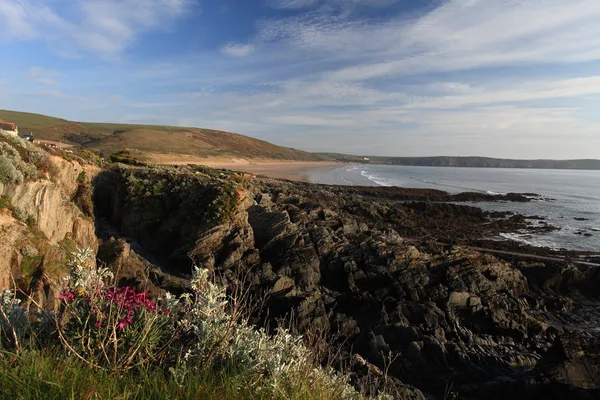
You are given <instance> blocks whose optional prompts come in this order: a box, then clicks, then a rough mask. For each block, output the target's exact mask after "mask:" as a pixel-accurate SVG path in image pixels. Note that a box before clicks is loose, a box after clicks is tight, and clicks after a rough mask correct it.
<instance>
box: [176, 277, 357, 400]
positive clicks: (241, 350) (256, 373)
mask: <svg viewBox="0 0 600 400" xmlns="http://www.w3.org/2000/svg"><path fill="white" fill-rule="evenodd" d="M192 289H193V294H192V295H184V296H183V299H182V302H183V303H184V305H185V310H186V311H185V313H184V315H185V318H184V319H182V320H181V321H180V328H183V329H184V331H188V332H191V333H192V334H193V335H194V336H195V340H194V341H193V343H194V344H193V346H191V347H190V348H189V349H188V350H187V352H186V353H185V356H184V360H185V368H189V369H191V370H193V369H194V368H206V367H207V366H209V365H211V364H214V363H218V364H219V365H221V366H224V367H225V368H227V369H229V370H233V371H236V373H237V374H239V375H241V376H243V377H245V378H246V379H243V382H244V384H246V385H254V386H255V387H254V388H253V389H254V390H255V391H256V392H257V393H260V392H267V393H265V394H266V395H276V396H281V395H284V394H285V392H286V390H290V388H293V387H294V385H295V383H296V382H297V380H298V377H299V376H302V377H303V378H302V379H305V380H307V381H308V382H305V383H308V384H309V385H311V384H314V385H316V386H318V387H321V388H329V389H331V390H336V391H339V392H340V395H341V396H340V398H344V399H351V398H361V397H360V395H359V394H358V393H357V392H356V391H355V390H354V388H352V387H351V386H350V385H349V384H348V382H347V377H346V376H344V375H341V374H337V373H336V372H334V371H333V370H332V369H323V368H321V367H320V366H317V364H316V362H315V361H316V360H315V359H314V357H313V353H312V351H311V350H310V349H308V348H307V347H306V346H305V345H304V344H303V341H302V338H301V337H299V336H294V335H292V334H290V333H289V332H288V331H287V330H285V329H278V330H277V331H276V332H275V333H274V334H273V335H269V334H268V333H267V332H265V330H263V329H256V328H254V327H252V326H250V325H249V324H248V323H247V322H246V320H245V319H243V318H237V317H239V316H236V315H231V307H228V306H229V304H228V302H229V300H233V299H230V298H229V297H228V296H227V294H226V290H225V288H224V287H222V286H220V285H216V284H214V283H212V282H211V281H210V280H209V279H208V270H206V269H198V268H196V269H195V271H194V278H193V280H192ZM233 308H234V309H235V306H234V307H233Z"/></svg>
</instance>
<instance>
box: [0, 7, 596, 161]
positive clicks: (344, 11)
mask: <svg viewBox="0 0 600 400" xmlns="http://www.w3.org/2000/svg"><path fill="white" fill-rule="evenodd" d="M0 21H2V27H0V48H1V49H2V53H1V54H2V55H1V58H0V108H8V109H16V110H22V111H31V112H38V113H43V114H48V115H53V116H59V117H63V118H67V119H73V120H85V121H114V122H132V123H139V122H145V123H160V124H172V125H182V126H198V127H206V128H214V129H222V130H228V131H234V132H238V133H242V134H247V135H250V136H254V137H258V138H261V139H265V140H268V141H271V142H274V143H277V144H281V145H286V146H291V147H296V148H301V149H304V150H311V151H339V152H347V153H359V154H372V155H398V156H424V155H482V156H496V157H514V158H600V112H599V111H600V1H598V0H568V1H567V0H450V1H446V0H0Z"/></svg>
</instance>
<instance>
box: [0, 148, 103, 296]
mask: <svg viewBox="0 0 600 400" xmlns="http://www.w3.org/2000/svg"><path fill="white" fill-rule="evenodd" d="M49 160H50V162H51V163H52V164H53V167H54V171H55V174H54V176H53V177H52V178H50V177H48V176H46V177H42V178H40V179H38V180H35V181H26V182H23V183H21V184H2V183H0V195H4V196H5V198H6V199H7V201H8V202H10V208H12V210H13V213H11V212H10V211H9V210H8V208H4V209H2V210H0V254H2V257H0V287H3V288H7V287H13V286H14V285H15V284H16V285H17V286H19V287H20V288H21V289H23V290H24V291H26V292H30V293H34V294H35V296H37V300H38V301H39V302H41V303H42V304H43V305H48V306H49V307H51V306H52V304H53V300H54V297H55V294H56V293H57V291H60V279H59V278H60V277H61V276H62V275H63V274H64V273H65V272H66V269H65V267H66V264H67V262H68V260H69V257H70V252H71V251H73V250H74V249H75V247H81V248H84V247H87V248H91V249H93V250H94V251H95V250H96V249H97V247H98V241H97V238H96V234H95V224H94V220H93V219H92V218H91V217H89V216H86V215H84V214H83V213H82V211H81V209H80V208H79V207H78V206H77V205H76V204H75V203H74V202H73V197H74V195H75V193H76V191H77V189H78V186H79V185H80V184H82V183H83V182H82V179H87V180H88V184H89V182H90V181H91V179H92V178H93V176H94V175H95V174H96V173H97V172H98V171H99V169H98V168H97V167H95V166H91V165H80V164H79V163H77V162H76V161H72V162H68V161H66V160H64V159H62V158H60V157H51V158H50V159H49ZM82 173H83V174H82ZM14 212H17V213H18V214H19V216H20V217H21V220H19V219H17V218H15V217H14V215H13V214H14Z"/></svg>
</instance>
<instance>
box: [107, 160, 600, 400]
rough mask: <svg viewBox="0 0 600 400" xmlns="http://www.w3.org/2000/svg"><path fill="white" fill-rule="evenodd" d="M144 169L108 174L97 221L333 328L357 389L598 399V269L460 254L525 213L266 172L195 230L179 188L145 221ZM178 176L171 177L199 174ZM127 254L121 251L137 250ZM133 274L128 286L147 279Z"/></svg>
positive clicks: (272, 313)
mask: <svg viewBox="0 0 600 400" xmlns="http://www.w3.org/2000/svg"><path fill="white" fill-rule="evenodd" d="M136 171H138V170H135V169H132V170H127V171H117V172H111V174H116V176H112V177H111V179H110V185H107V184H106V181H102V178H100V180H99V181H98V187H97V192H96V193H97V196H96V206H97V208H98V209H99V210H98V211H97V215H101V216H103V217H104V218H107V219H108V220H110V221H112V223H113V224H115V225H117V226H119V231H120V232H126V233H127V234H128V235H130V236H131V237H132V238H133V239H135V240H139V242H140V243H141V244H142V245H144V246H145V248H146V249H147V250H153V251H154V252H155V254H159V255H160V256H161V257H163V259H165V260H167V262H170V263H175V267H174V269H173V270H172V271H170V272H175V273H179V274H181V273H182V272H183V273H184V274H185V268H189V266H190V265H191V264H192V263H193V264H196V265H199V266H202V267H206V268H209V269H211V271H213V272H214V274H215V276H218V277H221V278H222V279H224V280H226V281H228V282H230V283H234V282H236V284H237V283H239V282H242V283H244V284H245V285H246V287H248V288H250V289H251V290H252V291H254V292H255V293H264V294H265V296H266V300H265V309H264V310H263V311H264V313H263V315H262V317H261V316H258V317H257V318H258V319H257V320H261V318H262V321H264V323H265V324H267V325H270V324H272V323H274V322H275V321H277V320H279V319H280V318H285V317H287V318H289V317H293V318H291V319H292V320H293V321H294V324H295V327H296V328H297V329H299V330H301V331H302V330H314V329H318V330H326V331H328V332H330V333H331V334H332V335H333V336H335V337H337V338H339V339H340V342H341V343H343V347H344V348H345V349H346V350H347V351H346V352H345V353H343V354H346V356H345V357H343V358H344V360H342V362H343V363H344V364H345V365H346V366H347V367H349V368H350V370H351V371H352V372H353V381H354V382H355V383H356V384H357V385H360V386H362V387H368V386H369V385H375V386H373V387H379V386H381V384H384V383H385V384H386V386H387V387H388V388H390V390H392V392H393V393H394V395H395V396H397V398H406V399H422V398H424V397H423V394H422V393H424V394H425V395H427V396H430V397H432V398H444V397H449V396H455V395H457V396H458V397H459V398H465V399H481V398H490V399H511V400H516V399H530V398H573V399H587V398H594V397H593V396H597V395H598V390H599V388H600V381H599V377H600V375H599V374H598V343H599V342H598V340H599V338H600V333H599V332H598V330H597V328H598V326H599V325H598V324H599V323H600V311H598V310H600V308H599V305H600V303H599V302H598V290H597V287H598V286H597V285H598V284H599V281H600V274H599V273H598V272H597V271H596V270H595V269H594V268H592V267H589V268H584V267H575V266H573V265H569V264H566V263H559V262H556V263H550V262H518V261H514V262H507V261H503V260H500V259H497V258H496V257H494V256H491V255H487V254H482V253H479V252H476V251H473V250H469V249H467V248H464V247H458V246H455V245H453V244H470V243H473V242H474V241H475V240H476V239H481V238H482V237H486V236H493V235H495V234H497V233H498V232H500V231H506V230H515V229H525V228H526V227H527V222H526V218H524V217H522V216H518V215H513V216H509V217H508V218H506V217H507V215H499V214H494V215H490V214H488V213H486V212H484V211H482V210H480V209H478V208H475V207H470V206H464V205H457V204H454V203H446V202H445V201H448V200H453V201H456V200H457V199H460V198H463V197H464V198H465V199H473V198H479V196H484V195H480V194H466V195H463V196H462V197H461V196H454V197H450V196H449V195H447V194H443V192H439V191H432V190H422V189H418V190H409V189H399V188H390V189H389V190H386V189H384V188H346V187H342V188H335V187H328V186H317V185H309V184H302V183H291V182H284V181H278V180H271V179H256V180H252V181H244V182H242V183H240V186H239V187H238V189H237V192H236V193H237V194H236V206H235V208H234V209H232V210H230V211H231V212H230V215H229V219H228V220H226V221H218V222H215V223H211V224H202V223H199V222H194V220H193V219H191V222H190V221H184V218H183V216H184V212H187V211H186V210H188V209H186V208H185V207H186V206H185V204H178V203H177V202H176V200H177V199H181V198H187V197H184V196H182V195H181V194H178V193H175V194H174V193H167V194H165V193H160V194H155V195H152V194H151V195H149V196H147V197H146V198H145V199H146V201H148V204H153V207H155V208H156V209H159V210H163V212H164V214H163V215H162V216H160V215H157V214H153V215H151V216H152V218H148V216H149V212H148V211H147V210H146V209H144V208H143V207H140V203H139V198H136V194H135V193H134V192H133V191H132V187H131V186H130V183H127V182H128V181H127V180H126V179H125V175H126V174H127V173H128V174H136V173H138V172H136ZM144 174H145V175H144V179H150V180H151V179H153V178H152V176H151V174H150V175H149V174H148V173H146V172H144ZM161 174H162V173H157V174H156V175H157V177H156V178H155V179H158V178H160V177H161V176H162V175H161ZM173 174H175V173H173ZM178 174H179V175H177V174H175V175H173V176H172V177H171V178H170V179H171V180H177V179H181V180H186V179H190V174H191V172H189V171H188V172H185V171H183V172H178ZM161 179H162V178H161ZM198 179H207V178H198ZM129 182H131V179H129ZM219 184H220V183H219V182H218V181H211V183H210V184H206V185H207V186H206V187H204V186H202V187H203V189H202V193H204V196H208V197H203V198H201V199H199V200H198V201H197V202H196V203H194V204H196V207H198V209H197V210H195V211H194V212H195V213H196V215H208V214H207V212H206V210H202V209H201V208H202V207H205V208H206V207H210V205H211V204H214V202H215V201H216V200H215V199H218V198H219V197H218V196H217V197H215V196H214V195H213V194H214V193H215V191H214V190H212V189H209V187H208V186H210V185H219ZM111 185H112V186H111ZM203 185H204V183H203ZM108 187H110V188H111V189H110V190H108V189H107V188H108ZM173 187H177V185H175V186H173ZM189 187H190V186H188V188H189ZM194 187H195V186H194ZM174 190H175V189H174ZM188 190H191V189H188ZM188 195H189V193H188ZM210 196H213V197H210ZM509 197H511V198H513V199H515V200H516V201H521V200H520V198H519V197H518V195H511V196H509ZM523 201H524V200H523ZM160 202H165V203H167V204H161V203H160ZM197 221H199V220H197ZM194 224H196V225H194ZM150 227H154V228H153V230H151V231H147V229H149V228H150ZM111 243H112V244H111ZM160 243H164V246H163V247H162V248H161V249H160V250H159V249H155V248H153V247H151V246H154V245H156V246H160ZM442 243H445V244H442ZM117 244H118V243H117ZM117 244H116V243H114V242H109V244H107V245H106V246H107V248H112V247H110V246H113V247H115V246H117ZM175 244H176V245H175ZM119 246H120V247H122V248H124V249H122V250H121V253H119V252H116V253H117V254H124V253H127V249H126V246H125V245H123V244H122V243H121V244H118V246H117V247H119ZM101 251H102V250H101ZM107 251H108V250H107ZM112 251H113V250H110V251H108V253H110V252H112ZM181 254H187V257H189V260H191V261H187V262H183V261H182V260H183V257H181ZM120 257H121V258H120ZM116 259H117V260H121V259H122V256H119V255H117V256H116ZM119 262H121V263H122V261H118V262H117V264H118V263H119ZM136 268H137V269H136ZM122 269H123V268H121V270H122ZM136 270H137V271H141V270H140V267H133V268H132V270H131V272H130V274H133V275H134V276H132V277H127V276H124V277H123V279H132V278H135V279H138V280H139V281H140V282H141V284H143V282H145V281H144V279H145V278H144V276H146V275H143V274H141V275H140V274H138V273H136V272H135V271H136ZM138 275H139V276H138ZM586 327H587V328H586ZM589 327H595V328H596V330H595V331H594V330H590V329H589ZM368 382H370V383H368ZM417 388H418V389H417ZM421 392H422V393H421ZM557 396H559V397H557ZM590 396H591V397H590Z"/></svg>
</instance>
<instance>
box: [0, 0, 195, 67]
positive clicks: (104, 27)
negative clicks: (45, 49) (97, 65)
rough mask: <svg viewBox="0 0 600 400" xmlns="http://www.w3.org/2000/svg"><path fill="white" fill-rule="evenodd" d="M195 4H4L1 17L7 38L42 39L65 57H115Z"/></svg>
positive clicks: (74, 0)
mask: <svg viewBox="0 0 600 400" xmlns="http://www.w3.org/2000/svg"><path fill="white" fill-rule="evenodd" d="M191 1H192V0H65V1H64V2H56V3H53V5H54V6H55V7H54V8H50V7H49V6H48V5H47V4H43V3H42V2H40V1H39V0H0V19H1V20H2V21H8V29H6V30H5V29H3V33H4V37H5V38H7V39H10V38H12V39H32V38H42V39H44V40H47V41H48V42H49V43H50V44H51V45H52V46H53V47H54V48H55V49H56V51H57V52H59V53H61V54H64V55H70V56H76V55H79V54H81V53H88V54H89V53H92V54H100V55H101V56H104V57H115V56H118V55H119V53H121V52H122V51H124V50H125V49H126V48H127V47H128V46H130V45H131V44H132V43H133V42H134V41H135V40H136V39H137V37H138V36H139V35H140V34H141V33H143V32H145V31H147V30H150V29H162V28H164V26H167V25H168V24H170V23H171V22H172V21H173V20H174V19H176V18H178V17H181V16H182V15H183V14H184V12H185V11H186V10H187V9H188V6H189V4H190V2H191ZM58 6H61V7H58ZM3 33H0V35H2V34H3ZM1 37H2V36H0V38H1Z"/></svg>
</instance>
